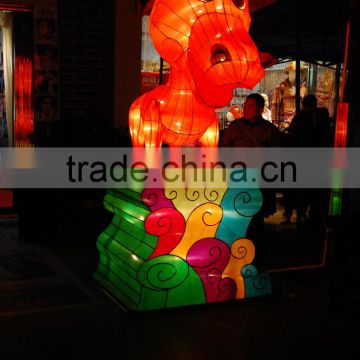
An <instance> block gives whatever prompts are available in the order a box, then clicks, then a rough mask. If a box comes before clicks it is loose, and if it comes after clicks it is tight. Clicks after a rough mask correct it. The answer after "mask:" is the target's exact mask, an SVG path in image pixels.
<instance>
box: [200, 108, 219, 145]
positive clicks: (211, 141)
mask: <svg viewBox="0 0 360 360" xmlns="http://www.w3.org/2000/svg"><path fill="white" fill-rule="evenodd" d="M218 142H219V120H218V118H217V116H216V114H215V113H214V116H213V119H212V122H211V125H210V126H209V127H208V128H207V130H206V131H205V133H204V135H203V136H202V137H201V138H200V143H201V145H202V146H204V147H216V146H217V145H218Z"/></svg>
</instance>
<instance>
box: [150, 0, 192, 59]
mask: <svg viewBox="0 0 360 360" xmlns="http://www.w3.org/2000/svg"><path fill="white" fill-rule="evenodd" d="M184 4H185V0H178V1H172V2H166V1H163V0H157V1H156V2H155V4H154V7H153V10H152V12H151V15H150V22H149V26H150V34H151V38H152V40H153V43H154V46H155V48H156V50H157V51H158V53H159V54H161V56H162V57H163V58H164V59H165V60H166V61H167V62H168V63H169V64H170V65H173V64H174V62H175V63H176V62H178V60H179V59H180V58H181V57H182V55H183V54H184V53H185V52H186V51H187V49H188V44H189V37H190V34H191V28H192V24H193V23H192V22H191V21H192V20H194V19H195V17H194V14H193V10H192V8H191V6H189V3H188V0H186V6H185V5H184ZM180 13H181V14H182V16H180V15H179V14H180ZM170 39H171V41H172V42H173V43H170V42H169V41H168V40H170Z"/></svg>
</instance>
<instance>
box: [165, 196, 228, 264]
mask: <svg viewBox="0 0 360 360" xmlns="http://www.w3.org/2000/svg"><path fill="white" fill-rule="evenodd" d="M222 215H223V211H222V209H221V207H220V206H219V205H216V204H213V203H207V204H203V205H201V206H199V207H197V208H196V209H195V210H194V211H193V212H192V213H191V215H190V216H189V219H188V221H187V223H186V229H185V233H184V236H183V238H182V240H181V242H180V244H179V245H178V246H177V247H176V248H175V249H174V250H173V251H172V252H171V254H173V255H177V256H179V257H181V258H183V259H184V260H186V256H187V253H188V251H189V249H190V248H191V247H192V246H193V245H194V244H195V243H196V242H197V241H198V240H201V239H205V238H213V237H214V236H215V234H216V231H217V228H218V226H219V223H220V221H221V219H222Z"/></svg>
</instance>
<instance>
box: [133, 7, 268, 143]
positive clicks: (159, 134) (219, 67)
mask: <svg viewBox="0 0 360 360" xmlns="http://www.w3.org/2000/svg"><path fill="white" fill-rule="evenodd" d="M250 22H251V19H250V14H249V8H248V1H247V0H245V1H240V0H211V1H206V0H157V1H155V2H154V6H153V10H152V12H151V15H150V34H151V38H152V40H153V43H154V46H155V48H156V49H157V51H158V53H159V54H160V56H162V57H163V58H164V59H165V60H166V61H167V62H168V63H169V64H170V76H169V80H168V82H167V84H166V85H162V86H159V87H158V88H156V89H154V90H152V91H150V92H148V93H146V94H144V95H143V96H141V97H139V98H138V99H137V100H136V101H135V102H134V103H133V105H132V107H131V109H130V116H129V122H130V132H131V137H132V141H133V145H134V146H146V147H159V146H161V144H162V143H163V142H164V143H167V144H169V145H171V146H184V145H187V144H190V143H193V142H194V141H199V142H200V144H201V145H202V146H207V147H208V146H216V145H217V143H218V139H219V136H218V119H217V116H216V114H215V111H214V110H215V109H216V108H220V107H223V106H226V105H227V104H229V102H230V100H231V98H232V92H233V89H234V88H236V87H238V88H239V87H241V88H247V89H251V88H253V87H254V86H255V85H256V84H257V83H258V82H259V81H260V79H261V78H262V77H263V76H264V70H263V68H262V66H261V63H260V57H259V53H258V50H257V48H256V46H255V44H254V42H253V40H252V39H251V37H250V35H249V26H250Z"/></svg>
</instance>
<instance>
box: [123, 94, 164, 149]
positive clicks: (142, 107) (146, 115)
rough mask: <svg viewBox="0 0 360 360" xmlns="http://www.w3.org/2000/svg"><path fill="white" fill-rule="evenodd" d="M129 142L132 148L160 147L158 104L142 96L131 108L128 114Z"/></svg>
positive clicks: (160, 133)
mask: <svg viewBox="0 0 360 360" xmlns="http://www.w3.org/2000/svg"><path fill="white" fill-rule="evenodd" d="M129 125H130V134H131V140H132V143H133V146H134V147H144V146H145V147H160V146H161V144H162V125H161V120H160V112H159V103H158V102H157V101H156V100H154V99H149V96H142V97H140V98H139V99H137V100H136V101H135V102H134V104H133V105H132V106H131V109H130V113H129Z"/></svg>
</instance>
